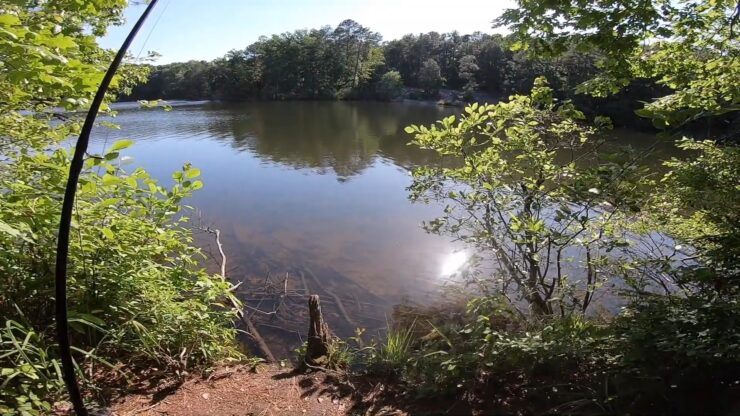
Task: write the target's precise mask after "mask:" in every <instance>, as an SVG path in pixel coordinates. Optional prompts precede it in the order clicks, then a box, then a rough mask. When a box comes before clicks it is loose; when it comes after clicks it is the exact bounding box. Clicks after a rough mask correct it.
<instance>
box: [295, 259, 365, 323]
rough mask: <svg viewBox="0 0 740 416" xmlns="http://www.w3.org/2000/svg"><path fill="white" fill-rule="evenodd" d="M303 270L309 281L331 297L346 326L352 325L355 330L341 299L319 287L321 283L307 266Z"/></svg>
mask: <svg viewBox="0 0 740 416" xmlns="http://www.w3.org/2000/svg"><path fill="white" fill-rule="evenodd" d="M303 268H304V269H305V270H306V272H307V273H308V275H309V276H311V279H313V281H314V282H315V283H316V285H317V286H318V287H320V288H321V289H322V290H323V291H324V292H325V293H326V294H327V295H329V296H331V297H332V298H333V299H334V303H336V305H337V309H339V312H340V313H341V314H342V316H343V317H344V320H345V321H347V323H348V324H350V325H352V326H353V327H355V328H357V324H356V323H355V321H354V320H352V318H350V316H349V313H347V309H345V308H344V303H342V299H340V298H339V296H337V294H336V293H334V292H332V291H330V290H328V289H327V288H325V287H322V286H321V283H320V282H319V278H318V277H316V275H315V274H314V273H313V272H312V271H311V269H309V268H308V266H306V265H303Z"/></svg>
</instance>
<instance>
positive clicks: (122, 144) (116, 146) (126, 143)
mask: <svg viewBox="0 0 740 416" xmlns="http://www.w3.org/2000/svg"><path fill="white" fill-rule="evenodd" d="M133 144H134V141H133V140H131V139H125V140H118V141H117V142H115V143H113V146H111V147H110V149H109V150H108V151H109V152H116V151H119V150H123V149H126V148H128V147H131V145H133Z"/></svg>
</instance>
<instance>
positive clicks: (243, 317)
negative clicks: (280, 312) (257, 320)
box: [206, 228, 276, 362]
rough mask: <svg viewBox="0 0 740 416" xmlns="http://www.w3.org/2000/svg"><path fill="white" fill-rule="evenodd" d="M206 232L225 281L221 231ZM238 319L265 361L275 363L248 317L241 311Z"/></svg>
mask: <svg viewBox="0 0 740 416" xmlns="http://www.w3.org/2000/svg"><path fill="white" fill-rule="evenodd" d="M206 231H207V232H209V233H212V234H215V235H216V246H217V247H218V252H219V254H221V277H223V278H224V279H226V253H224V249H223V245H222V244H221V231H220V230H218V229H216V230H211V229H210V228H207V229H206ZM237 287H238V285H237V286H235V287H234V288H233V289H234V290H235V289H236V288H237ZM239 317H240V318H241V320H242V322H244V325H246V326H247V331H249V335H250V336H251V337H252V339H254V341H255V342H256V343H257V347H258V348H259V349H260V351H261V352H262V355H263V356H264V358H265V360H267V361H269V362H275V361H276V360H275V356H274V355H272V351H270V347H268V346H267V343H266V342H265V339H264V338H262V335H260V333H259V331H258V330H257V327H255V326H254V324H253V323H252V320H251V319H249V315H248V314H246V313H244V311H241V313H240V314H239Z"/></svg>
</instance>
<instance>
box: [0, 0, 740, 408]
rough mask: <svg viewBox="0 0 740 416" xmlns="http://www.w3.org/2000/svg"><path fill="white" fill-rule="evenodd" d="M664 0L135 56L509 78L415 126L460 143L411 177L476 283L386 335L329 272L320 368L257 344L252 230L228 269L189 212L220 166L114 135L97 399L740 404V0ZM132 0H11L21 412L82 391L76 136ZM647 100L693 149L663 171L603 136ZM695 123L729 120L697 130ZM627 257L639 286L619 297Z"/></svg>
mask: <svg viewBox="0 0 740 416" xmlns="http://www.w3.org/2000/svg"><path fill="white" fill-rule="evenodd" d="M638 3H639V4H638ZM638 3H635V4H632V5H631V6H630V7H627V8H623V7H622V6H621V3H620V4H612V3H610V2H606V3H604V2H596V3H583V2H576V1H573V2H569V1H565V2H559V3H553V4H549V3H548V4H541V3H535V2H529V1H518V2H517V5H516V8H512V9H509V10H507V11H506V12H505V13H504V14H503V15H502V16H501V17H499V18H498V19H497V20H496V21H495V22H494V24H495V25H497V26H502V27H506V28H508V29H509V30H510V31H511V34H510V35H508V36H498V35H487V34H480V33H478V34H472V35H459V34H456V33H450V34H435V33H429V34H421V35H418V36H417V35H409V36H406V37H404V38H402V39H399V40H393V41H390V42H385V43H382V42H381V37H380V35H379V34H377V33H375V32H372V31H371V30H370V29H369V28H365V27H363V26H361V25H360V24H358V23H357V22H354V21H352V20H346V21H344V22H342V23H341V24H340V25H338V26H337V27H336V28H331V27H323V28H321V29H315V30H310V31H308V30H301V31H296V32H293V33H285V34H282V35H274V36H272V37H269V38H268V37H263V38H261V39H260V40H259V41H258V42H256V43H255V44H253V45H250V46H249V47H247V48H246V49H245V50H243V51H234V52H231V53H229V54H228V55H227V56H226V57H224V58H221V59H218V60H216V61H214V62H210V63H209V62H202V61H191V62H189V63H182V64H170V65H166V66H160V67H153V66H150V65H142V64H141V63H140V62H130V63H128V64H127V65H126V66H125V67H124V68H122V70H121V72H120V73H119V74H118V75H117V77H116V80H115V83H114V88H113V89H112V90H111V91H110V94H109V96H108V97H107V101H108V102H113V101H115V100H116V99H127V98H128V99H141V100H150V101H151V102H149V103H146V104H148V105H156V103H157V102H156V101H155V100H157V99H161V98H165V99H167V98H169V99H198V98H207V99H223V100H230V99H235V100H243V99H249V98H253V99H269V100H281V99H383V100H387V99H394V98H396V97H399V96H401V94H403V91H404V88H413V90H407V91H412V92H413V94H418V91H421V95H422V96H423V97H421V98H424V97H426V98H428V97H434V98H435V99H436V98H437V97H438V94H439V91H440V89H441V88H442V87H449V88H450V89H452V90H455V89H462V90H463V95H464V96H466V97H465V100H466V101H467V100H471V101H472V100H474V99H475V94H476V91H479V90H482V91H486V92H488V93H489V94H492V95H496V96H503V97H507V98H506V99H503V100H500V101H498V102H496V103H488V104H480V103H471V104H470V105H467V106H465V108H464V110H463V111H462V112H461V114H460V115H459V116H450V117H446V118H444V119H442V120H439V121H438V122H437V123H434V124H432V125H411V126H408V127H406V129H405V131H406V132H407V133H408V134H409V135H410V137H412V145H414V146H416V147H418V148H421V149H426V150H429V151H431V152H434V153H435V154H436V155H437V156H438V157H439V159H440V160H441V161H442V162H441V163H439V164H430V165H426V166H419V167H417V168H415V169H414V171H413V182H412V184H411V186H410V187H409V188H408V191H409V198H410V199H411V200H412V201H414V202H417V203H427V202H431V201H436V202H441V203H442V204H443V206H445V208H444V210H441V212H439V215H438V217H437V218H433V219H430V220H429V221H428V222H426V223H424V224H423V227H424V229H425V230H426V231H427V232H429V233H433V234H438V235H440V236H444V237H446V238H449V239H452V240H456V241H459V242H460V243H462V244H465V245H466V246H467V248H469V249H470V250H471V251H473V252H474V253H475V255H474V256H473V257H472V258H471V259H470V260H469V261H468V263H467V268H466V269H465V271H464V272H462V277H463V278H464V279H465V281H466V283H467V284H468V287H471V288H472V289H471V291H473V292H474V295H469V294H468V295H465V292H463V293H462V295H461V296H457V297H454V296H451V297H450V298H449V299H448V300H447V302H440V303H439V304H436V305H426V306H414V307H410V306H404V305H399V306H398V307H397V308H396V310H395V312H394V316H393V321H392V322H389V324H388V329H387V334H385V337H383V338H381V339H370V338H369V337H367V336H365V335H364V334H363V331H362V329H358V332H357V334H356V336H354V337H350V338H348V339H339V338H336V337H333V336H331V334H330V333H329V331H328V330H327V328H325V326H322V325H321V321H320V319H318V318H317V317H319V316H321V313H320V309H319V307H318V304H317V302H316V298H312V302H313V303H312V304H311V305H310V308H311V311H312V318H313V322H312V325H311V327H312V330H311V331H309V334H313V335H314V337H313V338H312V339H311V340H310V342H308V343H307V345H306V346H305V347H301V348H299V350H298V351H296V356H297V357H298V361H299V364H298V365H297V366H296V368H295V369H290V368H285V367H287V366H288V365H289V363H287V362H284V363H277V364H273V365H272V366H268V367H267V368H266V369H265V366H264V365H262V364H261V362H262V360H260V359H259V358H257V357H254V356H251V355H248V354H246V353H245V352H244V351H243V350H242V349H241V348H240V346H239V345H238V341H237V335H238V331H237V329H236V328H235V324H234V322H235V321H237V320H240V319H242V316H243V314H244V309H243V307H244V305H243V304H242V303H241V301H240V300H239V299H238V298H237V297H236V296H235V295H234V293H235V289H236V286H235V285H234V284H233V283H232V282H230V281H229V279H228V276H226V267H225V260H226V257H225V256H223V257H222V260H223V262H224V263H222V266H223V267H222V270H221V273H215V274H212V273H208V272H207V271H206V270H204V269H203V267H202V262H201V260H202V259H203V258H204V254H203V252H202V251H201V250H200V249H198V248H197V247H195V246H194V243H193V236H192V233H191V229H189V228H187V226H186V224H187V221H188V219H187V215H184V216H180V215H178V214H179V213H187V212H188V210H187V208H185V207H184V206H183V205H182V200H183V198H186V197H187V196H188V195H190V194H191V193H192V192H196V191H198V189H200V188H201V187H203V183H202V182H201V181H200V180H199V177H200V175H201V172H200V170H199V169H198V168H197V167H194V166H191V165H190V164H188V163H185V164H184V165H183V167H182V169H180V170H178V171H176V172H174V173H173V174H172V179H173V181H174V184H173V186H171V187H164V186H162V185H161V184H159V183H158V182H157V181H156V180H155V179H154V178H152V177H151V176H149V174H148V173H147V172H145V171H144V170H143V169H141V168H137V169H128V168H126V169H124V167H122V165H121V164H120V163H118V161H119V152H120V151H121V150H123V149H125V148H127V147H128V146H131V145H132V144H133V141H132V140H122V141H119V142H116V143H114V144H112V145H111V146H110V147H109V148H108V149H107V150H106V152H105V153H103V154H91V155H88V157H87V159H86V161H85V169H84V171H83V173H82V176H81V178H80V187H79V190H78V199H77V205H76V208H75V218H74V223H73V236H74V237H75V238H73V239H72V242H71V247H70V269H69V275H70V279H69V287H70V290H69V299H70V302H69V304H70V326H71V327H72V333H71V334H70V336H71V341H72V344H73V349H74V357H75V360H76V365H77V372H78V376H79V378H80V380H81V382H82V383H83V389H84V391H85V397H86V400H87V401H88V404H89V405H90V406H91V407H98V406H99V405H101V404H102V405H104V406H107V405H109V404H110V401H111V400H112V399H115V400H116V401H117V403H118V404H115V405H114V406H113V408H114V410H115V409H118V410H116V411H119V410H120V411H126V412H132V413H136V414H145V413H150V414H156V412H157V411H158V410H162V409H167V410H166V411H167V412H168V413H170V414H183V415H184V414H199V413H207V412H211V413H213V412H222V413H236V412H243V411H244V407H243V406H245V405H250V406H254V410H255V411H257V412H260V413H268V412H273V411H281V412H284V413H291V412H292V413H294V414H305V413H306V412H308V411H311V412H312V413H318V412H324V413H328V414H338V415H340V414H352V413H353V412H354V413H356V412H362V413H365V414H382V413H383V412H389V411H397V412H400V414H404V413H406V414H439V413H440V412H443V413H448V414H490V413H506V414H509V413H511V414H514V413H516V414H544V413H547V414H552V413H564V414H735V413H737V412H738V411H740V399H738V398H739V397H740V379H739V378H738V377H739V375H740V325H738V323H739V322H740V304H739V303H738V302H740V296H739V295H740V263H738V262H739V261H740V228H739V226H740V218H739V217H738V212H740V210H739V209H738V208H740V182H739V181H740V149H739V148H738V147H737V146H736V144H734V143H733V141H732V140H727V139H726V137H730V138H732V137H736V136H737V134H738V131H737V127H736V126H737V125H736V124H732V123H731V120H733V118H734V119H737V113H738V108H740V85H738V83H737V82H736V81H737V79H740V60H738V59H737V57H738V53H740V50H739V48H740V45H739V44H738V40H737V38H736V37H735V32H736V31H737V23H738V14H737V13H738V10H737V9H736V8H737V4H736V3H735V2H734V1H729V0H720V1H713V2H708V1H707V2H703V1H699V2H678V3H676V2H665V1H657V0H656V1H653V2H638ZM96 4H97V3H96ZM126 6H127V2H125V1H118V0H116V1H110V2H100V3H99V4H98V7H85V6H84V5H82V4H78V3H75V2H63V1H62V2H59V1H47V2H38V3H35V2H34V3H33V4H30V3H24V2H11V3H9V4H4V5H3V6H0V56H2V57H3V60H2V62H1V63H2V65H0V86H1V87H2V88H0V155H1V156H0V157H2V159H3V162H2V164H0V317H2V321H1V322H0V413H2V414H9V415H14V414H21V415H34V414H50V413H54V412H62V413H63V412H65V411H68V410H69V409H68V406H66V404H65V391H64V385H63V383H62V377H61V370H60V366H59V363H58V358H57V357H58V355H57V351H56V345H55V338H54V335H53V334H54V328H55V322H54V321H53V319H52V316H53V313H51V311H52V310H53V306H54V299H53V280H54V274H53V264H54V248H53V247H54V246H55V242H56V234H55V230H56V228H55V227H56V226H57V221H58V215H59V211H60V201H61V198H60V195H61V192H62V190H63V184H64V183H65V180H66V175H67V170H68V167H69V160H70V154H69V152H68V150H67V149H66V148H65V147H64V146H63V145H62V143H63V141H64V140H66V139H67V138H69V137H70V136H75V135H77V134H78V133H79V130H80V127H81V122H82V120H81V118H79V116H80V114H82V113H83V112H84V110H85V109H86V108H87V106H88V105H89V103H90V99H91V97H92V95H93V94H94V92H95V89H96V87H97V85H98V83H99V81H100V79H101V76H102V73H103V71H104V69H105V67H106V65H107V64H108V62H109V60H110V58H111V56H112V52H111V51H106V50H103V49H101V48H100V47H99V46H98V45H97V43H96V39H97V37H99V36H101V35H103V34H104V33H105V31H106V30H107V28H108V27H109V26H111V25H114V24H118V23H120V17H121V16H122V13H123V11H124V9H125V7H126ZM410 95H411V94H410ZM59 109H63V110H65V111H62V112H60V111H59ZM104 111H105V112H109V111H110V110H109V109H107V108H106V109H105V110H104ZM638 116H639V118H640V119H642V120H645V122H646V123H647V124H649V125H652V126H653V127H654V128H657V129H660V130H661V134H660V138H661V139H662V140H672V141H675V143H676V146H678V147H679V148H681V149H683V150H686V151H688V152H686V156H683V158H680V159H679V158H672V159H669V160H664V161H662V162H663V165H662V170H660V171H658V170H656V169H655V167H654V164H653V165H651V164H649V163H646V162H647V161H648V160H649V159H650V153H649V152H643V153H641V154H635V153H634V152H631V151H629V149H627V150H620V151H614V150H609V149H607V148H606V146H603V139H602V138H601V137H602V135H601V134H600V132H602V131H604V130H608V129H610V128H612V126H614V125H621V124H625V123H627V124H633V123H635V120H637V119H638V118H637V117H638ZM713 123H716V124H718V125H724V130H727V129H729V133H726V132H725V131H724V130H722V129H717V128H716V126H715V125H714V124H713ZM723 123H724V124H723ZM695 125H700V126H704V127H706V128H702V133H701V136H700V137H699V138H696V137H692V136H689V137H685V136H684V134H685V132H686V127H687V126H695ZM707 126H710V127H707ZM733 126H735V127H733ZM679 132H683V134H679ZM718 132H720V133H718ZM714 134H718V135H717V136H714ZM682 136H684V137H682ZM705 138H706V140H705ZM449 160H454V161H455V162H456V163H444V161H449ZM183 162H185V161H183ZM585 162H588V163H585ZM651 166H652V167H651ZM216 236H217V237H218V234H216ZM663 236H665V237H666V238H663ZM656 238H657V239H658V240H660V243H658V242H656ZM666 241H668V242H669V243H670V244H668V245H666V244H664V243H665V242H666ZM227 250H228V248H227ZM221 253H222V254H223V251H221ZM483 264H496V265H497V267H496V268H495V269H494V270H491V269H490V268H486V267H483V266H482V265H483ZM312 278H313V277H312ZM315 278H316V279H317V280H318V279H319V277H315ZM615 282H620V284H619V285H618V288H619V289H618V295H619V296H621V297H622V298H623V299H624V301H625V306H624V307H623V308H622V309H621V310H620V311H619V313H617V314H601V313H596V312H597V308H598V302H597V300H598V299H599V297H600V296H601V295H602V294H603V293H604V291H606V290H608V289H609V288H610V287H613V286H614V283H615ZM285 290H286V291H287V286H286V288H285ZM327 294H330V292H327ZM306 295H308V293H306ZM335 301H336V302H337V303H338V304H340V303H341V301H340V300H338V299H337V300H335ZM307 324H308V322H307ZM281 364H282V365H281ZM287 391H289V393H288V392H287ZM193 394H196V395H197V396H196V397H193ZM305 398H308V400H313V399H315V401H316V403H314V402H313V401H312V403H311V406H308V404H305V402H306V399H305ZM211 400H213V401H217V402H219V404H218V405H214V404H213V402H212V401H211ZM324 401H326V403H324ZM116 406H117V407H116ZM160 406H161V409H159V408H158V407H160ZM218 406H222V407H218Z"/></svg>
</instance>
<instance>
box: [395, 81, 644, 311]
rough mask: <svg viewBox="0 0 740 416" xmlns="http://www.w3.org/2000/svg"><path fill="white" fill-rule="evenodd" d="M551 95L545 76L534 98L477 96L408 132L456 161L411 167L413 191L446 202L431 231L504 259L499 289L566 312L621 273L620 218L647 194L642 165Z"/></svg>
mask: <svg viewBox="0 0 740 416" xmlns="http://www.w3.org/2000/svg"><path fill="white" fill-rule="evenodd" d="M552 94H553V92H552V90H551V89H550V88H549V87H548V86H547V83H546V81H545V80H544V78H542V79H538V80H537V81H536V82H535V88H534V89H533V90H532V94H531V95H530V96H512V97H510V100H509V101H508V102H502V103H499V104H496V105H478V104H473V105H472V106H469V107H467V108H466V109H465V114H464V115H462V116H461V117H460V119H459V120H457V119H456V117H455V116H450V117H448V118H446V119H444V120H442V121H440V122H438V124H437V125H432V126H430V127H425V126H410V127H408V128H407V129H406V131H407V132H409V133H412V134H414V135H415V136H414V140H413V141H412V143H413V144H415V145H418V146H419V147H421V148H423V149H430V150H433V151H435V152H437V154H439V155H440V156H441V157H444V158H450V159H454V160H455V161H456V162H453V163H452V167H446V166H445V164H442V166H437V167H429V166H425V167H421V168H418V169H416V170H415V171H414V182H413V184H412V186H411V187H410V191H411V199H412V200H414V201H423V202H427V201H429V200H436V201H441V202H442V203H444V204H446V208H445V210H444V214H443V215H442V216H441V217H439V218H437V219H435V220H433V221H430V222H428V223H426V224H425V228H426V229H427V231H429V232H433V233H438V234H448V235H452V236H454V237H455V239H457V240H461V241H463V242H465V243H467V244H469V245H471V246H472V247H475V248H476V250H477V253H478V254H479V256H480V257H481V258H482V260H483V261H484V262H491V261H493V262H495V263H497V264H498V269H499V270H500V273H501V275H500V279H501V280H500V281H501V284H500V286H499V289H500V290H502V291H504V292H507V291H508V290H509V288H514V289H516V291H517V293H518V294H519V295H520V296H521V298H523V299H525V300H526V301H527V302H528V304H529V306H530V307H531V309H532V311H533V312H535V313H537V314H552V313H554V312H556V311H557V312H559V313H560V314H561V315H565V314H568V313H570V312H572V311H574V310H578V311H581V312H585V311H586V309H587V307H588V305H589V304H590V303H591V300H592V299H593V296H594V294H595V292H596V291H597V289H598V288H599V287H601V286H602V285H603V284H604V283H605V282H606V281H607V280H609V278H610V276H611V275H615V274H619V273H621V271H620V268H619V266H618V263H619V262H618V261H617V260H618V259H619V251H618V250H615V249H618V248H619V247H621V246H624V245H626V244H627V241H626V236H625V232H624V230H623V227H621V226H620V222H621V221H623V219H624V216H625V214H627V213H629V211H630V210H631V209H634V207H635V206H636V201H637V200H638V198H640V194H639V192H636V191H634V189H635V188H636V185H635V182H636V181H638V179H639V176H641V172H642V171H641V169H640V168H639V167H636V166H634V165H633V164H631V163H630V161H629V160H627V161H625V162H624V163H620V161H619V160H618V159H615V160H614V161H605V160H602V159H601V158H600V157H599V156H600V155H599V153H598V151H597V150H598V149H599V147H600V146H601V143H600V141H599V140H598V137H596V132H597V130H596V129H595V128H593V127H588V126H586V125H584V124H583V123H581V119H582V118H583V114H582V113H580V112H579V111H576V110H575V109H574V108H573V106H572V105H571V104H569V103H563V104H557V103H556V102H555V101H554V100H553V96H552ZM593 166H595V167H593ZM573 253H578V254H579V255H580V256H581V257H582V258H581V259H579V258H576V256H575V255H574V254H573Z"/></svg>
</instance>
